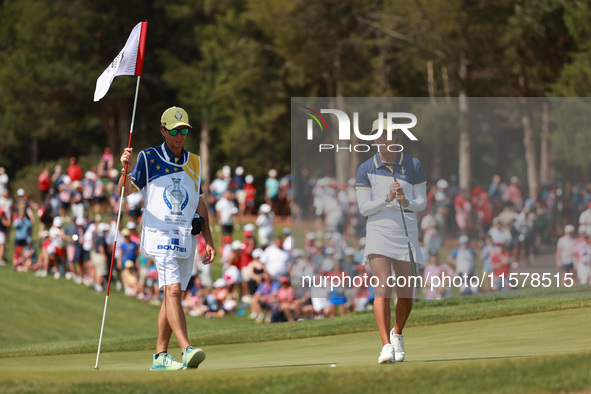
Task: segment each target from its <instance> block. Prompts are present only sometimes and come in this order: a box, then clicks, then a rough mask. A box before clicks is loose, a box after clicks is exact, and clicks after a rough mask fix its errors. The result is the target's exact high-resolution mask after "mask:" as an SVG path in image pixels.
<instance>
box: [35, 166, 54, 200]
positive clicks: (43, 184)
mask: <svg viewBox="0 0 591 394" xmlns="http://www.w3.org/2000/svg"><path fill="white" fill-rule="evenodd" d="M37 180H38V182H39V192H41V201H44V200H45V196H47V194H48V193H49V189H50V188H51V177H50V175H49V167H43V170H42V171H41V173H40V174H39V178H37Z"/></svg>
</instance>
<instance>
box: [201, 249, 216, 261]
mask: <svg viewBox="0 0 591 394" xmlns="http://www.w3.org/2000/svg"><path fill="white" fill-rule="evenodd" d="M213 259H215V249H214V247H213V245H210V244H207V245H205V257H204V258H203V264H209V263H211V262H212V261H213Z"/></svg>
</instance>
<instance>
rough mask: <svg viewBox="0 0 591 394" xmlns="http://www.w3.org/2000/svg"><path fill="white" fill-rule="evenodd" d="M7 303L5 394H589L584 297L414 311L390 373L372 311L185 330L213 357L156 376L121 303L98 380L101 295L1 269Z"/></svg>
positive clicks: (0, 375)
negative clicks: (403, 355) (402, 356)
mask: <svg viewBox="0 0 591 394" xmlns="http://www.w3.org/2000/svg"><path fill="white" fill-rule="evenodd" d="M0 297H1V298H2V299H3V302H2V306H1V307H0V308H1V309H0V311H1V316H2V319H0V392H2V393H13V392H14V393H23V392H30V393H38V392H44V393H54V392H55V393H84V392H89V393H92V392H97V393H98V392H101V393H102V392H130V393H132V392H137V393H146V392H159V391H160V392H161V391H165V392H185V393H186V392H187V391H190V392H212V393H220V392H222V393H223V392H269V393H277V392H339V393H340V392H345V393H347V392H351V393H360V392H367V393H373V392H393V391H397V392H404V391H406V392H429V393H431V392H482V391H487V392H491V391H492V392H511V393H515V392H560V391H563V392H564V391H579V392H588V391H591V376H590V374H589V365H591V363H590V361H591V335H589V329H590V328H591V300H588V299H565V298H561V299H501V300H494V299H493V300H486V299H474V300H447V301H444V302H433V303H425V302H423V303H417V305H416V309H415V310H414V311H413V315H412V316H411V321H410V322H409V326H408V328H407V329H406V330H405V344H406V348H407V359H406V361H405V362H404V363H398V364H395V365H377V363H376V361H377V356H378V353H379V350H380V348H381V344H380V342H379V339H378V336H377V333H376V332H375V331H374V330H375V323H374V321H373V315H372V314H371V313H357V314H353V315H349V316H345V317H343V318H335V319H327V320H323V321H311V322H301V323H293V324H286V323H285V324H276V325H255V324H254V323H252V322H250V321H249V320H248V319H247V318H245V317H238V316H236V317H229V318H224V319H217V320H216V319H204V318H188V325H189V331H190V339H191V340H192V342H194V343H195V344H198V345H199V346H202V347H203V349H204V350H205V351H206V352H207V359H206V360H205V362H204V363H203V365H202V367H201V368H200V369H198V370H194V371H179V372H169V373H162V372H160V373H156V372H150V371H148V368H149V366H150V363H151V353H152V351H153V350H152V348H153V346H154V344H155V335H156V329H155V320H156V314H157V308H155V307H151V306H149V305H146V304H142V303H140V302H139V301H136V300H132V299H129V298H126V297H123V296H122V295H121V294H120V293H116V292H113V293H112V295H111V297H110V300H109V310H108V311H107V319H106V323H105V343H104V345H103V352H102V353H101V359H100V370H99V371H95V370H94V369H93V366H94V362H95V358H96V346H97V343H98V333H99V329H100V319H101V316H102V308H103V304H104V294H103V295H99V294H96V293H94V292H92V291H90V290H88V289H86V288H84V287H82V286H76V285H74V284H72V283H70V282H67V281H65V280H59V281H55V280H53V279H41V278H35V277H33V276H32V275H23V274H20V275H17V274H14V273H12V272H11V271H10V270H7V269H2V270H0ZM170 351H171V353H172V354H173V355H174V356H175V357H177V359H178V358H179V357H178V356H179V354H180V350H178V348H177V347H176V345H171V349H170ZM331 364H335V365H336V367H335V368H332V367H331Z"/></svg>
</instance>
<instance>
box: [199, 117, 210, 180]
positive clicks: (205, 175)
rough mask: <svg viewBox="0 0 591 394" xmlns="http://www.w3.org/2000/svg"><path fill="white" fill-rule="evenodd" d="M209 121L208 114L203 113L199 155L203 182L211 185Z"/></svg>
mask: <svg viewBox="0 0 591 394" xmlns="http://www.w3.org/2000/svg"><path fill="white" fill-rule="evenodd" d="M209 143H210V135H209V123H208V121H207V115H205V114H203V117H202V120H201V141H199V156H200V157H201V183H202V184H206V185H209V180H210V177H209V176H210V169H211V166H210V163H209Z"/></svg>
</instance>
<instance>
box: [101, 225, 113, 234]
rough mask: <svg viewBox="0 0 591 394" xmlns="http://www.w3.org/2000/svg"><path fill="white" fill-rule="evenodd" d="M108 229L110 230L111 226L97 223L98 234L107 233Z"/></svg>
mask: <svg viewBox="0 0 591 394" xmlns="http://www.w3.org/2000/svg"><path fill="white" fill-rule="evenodd" d="M110 229H111V226H109V225H108V224H107V223H99V225H98V231H99V233H102V232H103V231H109V230H110Z"/></svg>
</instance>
